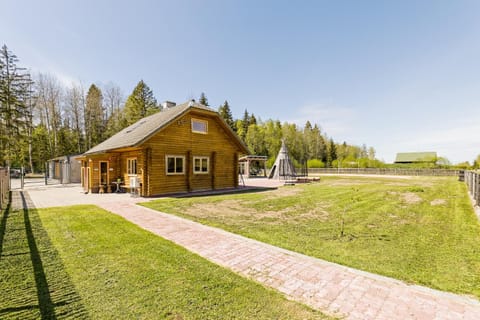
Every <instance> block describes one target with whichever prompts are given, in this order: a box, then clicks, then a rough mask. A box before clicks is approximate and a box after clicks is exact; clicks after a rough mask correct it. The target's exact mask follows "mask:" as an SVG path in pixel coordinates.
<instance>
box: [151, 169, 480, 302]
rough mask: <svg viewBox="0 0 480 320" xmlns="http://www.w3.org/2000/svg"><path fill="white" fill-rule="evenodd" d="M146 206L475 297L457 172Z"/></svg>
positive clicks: (478, 239)
mask: <svg viewBox="0 0 480 320" xmlns="http://www.w3.org/2000/svg"><path fill="white" fill-rule="evenodd" d="M143 205H144V206H147V207H150V208H153V209H156V210H160V211H163V212H168V213H173V214H177V215H179V216H182V217H186V218H189V219H192V220H196V221H199V222H201V223H204V224H208V225H212V226H216V227H220V228H223V229H225V230H228V231H231V232H234V233H238V234H241V235H244V236H247V237H250V238H254V239H257V240H260V241H263V242H267V243H270V244H273V245H276V246H280V247H283V248H286V249H290V250H293V251H297V252H300V253H304V254H306V255H310V256H314V257H318V258H322V259H326V260H329V261H333V262H337V263H340V264H343V265H347V266H351V267H354V268H358V269H362V270H366V271H370V272H374V273H378V274H382V275H386V276H390V277H394V278H397V279H401V280H404V281H407V282H409V283H416V284H422V285H426V286H430V287H432V288H437V289H440V290H445V291H452V292H456V293H464V294H470V295H473V296H476V297H477V298H478V297H480V285H479V284H480V224H479V223H478V220H477V218H476V216H475V214H474V212H473V209H472V206H471V204H470V201H469V198H468V195H467V193H466V187H465V184H464V183H461V182H458V181H456V180H455V179H454V178H438V177H415V178H405V177H403V178H402V177H399V178H385V177H322V181H321V182H320V183H317V184H310V185H296V186H291V187H282V188H280V189H278V190H275V191H266V192H255V193H244V194H234V195H220V196H208V197H197V198H168V199H160V200H156V201H153V202H148V203H144V204H143Z"/></svg>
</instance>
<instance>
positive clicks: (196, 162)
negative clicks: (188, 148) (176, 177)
mask: <svg viewBox="0 0 480 320" xmlns="http://www.w3.org/2000/svg"><path fill="white" fill-rule="evenodd" d="M208 162H209V160H208V157H193V173H196V174H199V173H208Z"/></svg>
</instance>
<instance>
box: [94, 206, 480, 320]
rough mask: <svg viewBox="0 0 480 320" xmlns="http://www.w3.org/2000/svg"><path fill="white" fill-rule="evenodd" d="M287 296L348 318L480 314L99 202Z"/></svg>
mask: <svg viewBox="0 0 480 320" xmlns="http://www.w3.org/2000/svg"><path fill="white" fill-rule="evenodd" d="M100 206H101V207H103V208H104V209H106V210H109V211H111V212H114V213H116V214H118V215H120V216H122V217H124V218H126V219H128V220H130V221H131V222H133V223H135V224H137V225H139V226H141V227H142V228H144V229H146V230H149V231H151V232H153V233H155V234H157V235H159V236H161V237H163V238H166V239H169V240H171V241H173V242H175V243H177V244H179V245H181V246H183V247H185V248H186V249H188V250H190V251H192V252H195V253H197V254H198V255H200V256H202V257H204V258H206V259H208V260H210V261H212V262H214V263H216V264H219V265H221V266H224V267H226V268H229V269H231V270H233V271H235V272H237V273H239V274H241V275H244V276H247V277H251V278H253V279H255V280H256V281H258V282H261V283H263V284H265V285H266V286H269V287H271V288H274V289H276V290H279V291H280V292H282V293H284V294H285V295H287V296H288V297H289V298H291V299H293V300H296V301H300V302H303V303H305V304H307V305H309V306H311V307H313V308H316V309H319V310H321V311H323V312H325V313H328V314H332V315H337V316H345V318H346V319H385V320H394V319H401V320H404V319H422V320H423V319H455V320H457V319H472V320H474V319H475V320H478V319H480V302H479V301H478V300H475V299H470V298H467V297H464V296H459V295H455V294H450V293H445V292H441V291H437V290H432V289H429V288H425V287H420V286H410V285H406V284H404V283H402V282H400V281H398V280H394V279H390V278H387V277H382V276H378V275H374V274H370V273H367V272H362V271H358V270H354V269H351V268H347V267H343V266H340V265H337V264H334V263H329V262H326V261H323V260H320V259H315V258H311V257H308V256H304V255H301V254H298V253H295V252H291V251H288V250H284V249H281V248H277V247H274V246H271V245H268V244H265V243H261V242H258V241H255V240H251V239H247V238H244V237H241V236H238V235H235V234H231V233H229V232H226V231H223V230H220V229H216V228H212V227H208V226H204V225H201V224H198V223H195V222H192V221H188V220H185V219H182V218H179V217H176V216H172V215H168V214H163V213H160V212H157V211H154V210H151V209H148V208H144V207H141V206H137V205H135V204H133V203H127V202H116V203H104V204H100Z"/></svg>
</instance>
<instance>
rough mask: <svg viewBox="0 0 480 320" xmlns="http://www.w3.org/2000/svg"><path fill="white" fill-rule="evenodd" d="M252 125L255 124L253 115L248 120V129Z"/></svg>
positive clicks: (255, 119)
mask: <svg viewBox="0 0 480 320" xmlns="http://www.w3.org/2000/svg"><path fill="white" fill-rule="evenodd" d="M252 124H257V118H255V115H254V114H253V113H252V115H251V116H250V118H249V119H248V126H249V127H250V126H251V125H252Z"/></svg>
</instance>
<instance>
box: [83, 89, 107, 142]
mask: <svg viewBox="0 0 480 320" xmlns="http://www.w3.org/2000/svg"><path fill="white" fill-rule="evenodd" d="M102 101H103V97H102V91H101V90H100V88H98V87H97V86H96V85H94V84H92V85H91V86H90V88H89V89H88V93H87V99H86V104H85V136H86V142H87V149H90V148H92V147H93V146H95V145H97V144H99V143H100V142H102V141H103V133H104V131H105V121H104V117H103V111H104V110H103V105H102Z"/></svg>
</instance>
